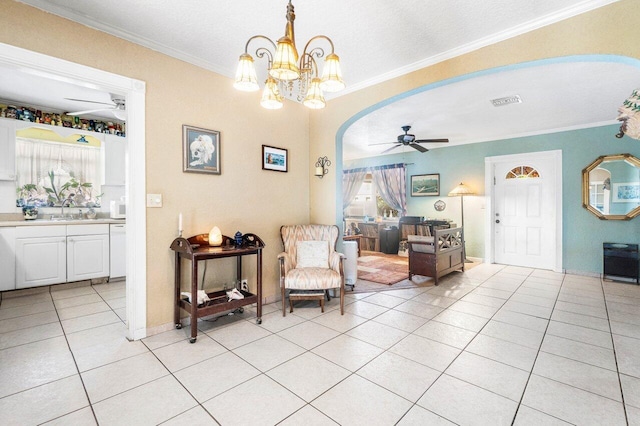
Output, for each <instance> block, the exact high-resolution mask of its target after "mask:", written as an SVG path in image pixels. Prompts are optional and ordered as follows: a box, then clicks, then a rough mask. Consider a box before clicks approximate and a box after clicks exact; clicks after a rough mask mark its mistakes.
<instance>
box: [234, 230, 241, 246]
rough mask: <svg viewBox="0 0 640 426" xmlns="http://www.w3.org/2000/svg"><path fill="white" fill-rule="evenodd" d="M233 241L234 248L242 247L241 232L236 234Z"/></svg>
mask: <svg viewBox="0 0 640 426" xmlns="http://www.w3.org/2000/svg"><path fill="white" fill-rule="evenodd" d="M233 239H234V240H235V241H236V246H238V247H240V246H241V245H242V232H240V231H238V232H236V234H235V235H234V236H233Z"/></svg>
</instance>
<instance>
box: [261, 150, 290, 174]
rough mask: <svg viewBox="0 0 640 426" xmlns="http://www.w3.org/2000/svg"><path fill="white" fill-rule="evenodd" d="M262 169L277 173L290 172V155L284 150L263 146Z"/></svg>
mask: <svg viewBox="0 0 640 426" xmlns="http://www.w3.org/2000/svg"><path fill="white" fill-rule="evenodd" d="M262 169H263V170H273V171H275V172H285V173H286V172H287V171H289V154H288V151H287V150H286V149H284V148H276V147H275V146H269V145H262Z"/></svg>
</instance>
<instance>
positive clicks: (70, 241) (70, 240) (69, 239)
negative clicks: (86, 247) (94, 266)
mask: <svg viewBox="0 0 640 426" xmlns="http://www.w3.org/2000/svg"><path fill="white" fill-rule="evenodd" d="M62 242H63V243H64V242H65V240H62ZM66 242H68V243H72V242H73V238H67V239H66Z"/></svg>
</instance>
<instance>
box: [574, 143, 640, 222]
mask: <svg viewBox="0 0 640 426" xmlns="http://www.w3.org/2000/svg"><path fill="white" fill-rule="evenodd" d="M582 206H583V207H584V208H586V209H587V210H589V211H590V212H591V213H593V214H594V215H595V216H597V217H598V218H599V219H607V220H629V219H632V218H634V217H636V216H638V215H639V214H640V160H639V159H638V158H636V157H634V156H633V155H631V154H617V155H602V156H600V157H598V158H596V159H595V161H593V162H592V163H591V164H590V165H589V166H587V167H586V168H585V169H583V170H582Z"/></svg>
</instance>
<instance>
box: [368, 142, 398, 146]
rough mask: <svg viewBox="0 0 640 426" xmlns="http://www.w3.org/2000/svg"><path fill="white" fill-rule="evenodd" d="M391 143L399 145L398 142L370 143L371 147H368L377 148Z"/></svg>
mask: <svg viewBox="0 0 640 426" xmlns="http://www.w3.org/2000/svg"><path fill="white" fill-rule="evenodd" d="M390 143H398V142H396V141H393V142H380V143H370V144H369V145H367V146H376V145H389V144H390Z"/></svg>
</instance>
